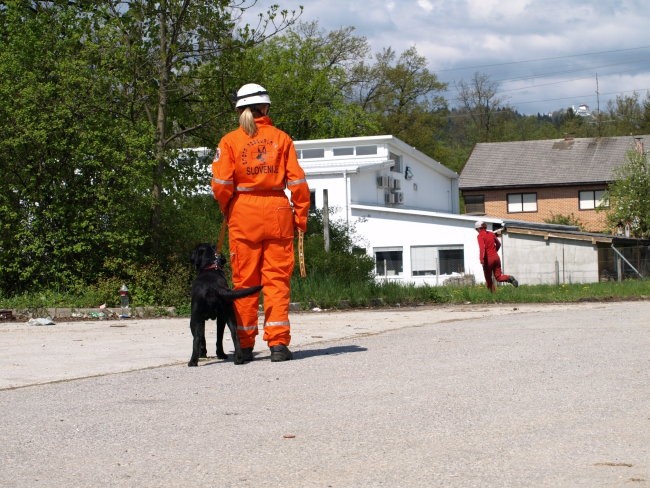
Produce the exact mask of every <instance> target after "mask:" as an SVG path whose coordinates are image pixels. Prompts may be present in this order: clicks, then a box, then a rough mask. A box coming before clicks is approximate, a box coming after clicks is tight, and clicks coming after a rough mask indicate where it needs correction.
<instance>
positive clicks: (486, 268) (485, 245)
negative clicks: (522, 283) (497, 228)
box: [476, 229, 510, 292]
mask: <svg viewBox="0 0 650 488" xmlns="http://www.w3.org/2000/svg"><path fill="white" fill-rule="evenodd" d="M476 238H477V239H478V248H479V260H480V261H481V265H482V266H483V275H484V276H485V286H487V287H488V289H489V290H490V291H493V292H494V291H496V284H495V283H494V282H493V281H492V274H494V277H495V278H496V280H497V281H510V275H506V274H502V273H501V258H500V257H499V253H498V252H499V249H500V248H501V242H499V239H498V237H497V236H496V234H494V233H493V232H488V231H487V230H485V229H480V230H479V232H478V235H477V236H476Z"/></svg>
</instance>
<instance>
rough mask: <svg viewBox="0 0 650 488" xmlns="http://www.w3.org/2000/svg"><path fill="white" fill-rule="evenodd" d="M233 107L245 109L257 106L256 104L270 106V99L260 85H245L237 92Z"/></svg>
mask: <svg viewBox="0 0 650 488" xmlns="http://www.w3.org/2000/svg"><path fill="white" fill-rule="evenodd" d="M236 102H237V103H235V107H237V108H239V107H246V106H248V105H257V104H258V103H268V104H269V105H271V97H269V92H267V91H266V88H264V87H263V86H261V85H258V84H257V83H247V84H246V85H244V86H242V87H241V88H240V89H239V90H237V98H236Z"/></svg>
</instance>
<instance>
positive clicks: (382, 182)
mask: <svg viewBox="0 0 650 488" xmlns="http://www.w3.org/2000/svg"><path fill="white" fill-rule="evenodd" d="M389 184H390V180H389V178H388V176H377V188H389Z"/></svg>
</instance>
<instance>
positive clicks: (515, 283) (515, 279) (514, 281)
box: [508, 276, 519, 288]
mask: <svg viewBox="0 0 650 488" xmlns="http://www.w3.org/2000/svg"><path fill="white" fill-rule="evenodd" d="M508 281H509V282H510V283H512V286H514V287H515V288H517V287H518V286H519V282H518V281H517V278H515V277H514V276H511V277H510V279H509V280H508Z"/></svg>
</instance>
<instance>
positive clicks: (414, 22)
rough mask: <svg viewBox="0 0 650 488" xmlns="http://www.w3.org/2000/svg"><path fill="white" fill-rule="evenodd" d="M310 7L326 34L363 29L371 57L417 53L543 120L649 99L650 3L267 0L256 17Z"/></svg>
mask: <svg viewBox="0 0 650 488" xmlns="http://www.w3.org/2000/svg"><path fill="white" fill-rule="evenodd" d="M271 4H278V5H279V6H280V7H281V8H282V9H287V10H293V9H297V8H298V6H299V5H303V7H304V9H303V14H302V16H301V20H303V21H307V22H311V21H314V20H316V21H318V25H319V26H320V27H321V28H322V29H323V30H325V31H326V32H329V31H333V30H337V29H340V28H342V27H354V29H355V30H354V35H357V36H362V37H365V38H366V39H367V41H368V43H369V45H370V48H371V51H372V53H373V54H374V53H379V52H380V51H382V50H383V49H384V48H387V47H391V48H392V49H393V50H394V51H395V52H396V53H397V54H398V55H399V54H401V53H402V52H404V51H405V50H407V49H408V48H410V47H411V46H415V48H416V49H417V52H418V54H419V55H421V56H424V58H426V60H427V62H428V69H429V71H430V72H432V73H434V74H435V75H436V76H437V77H438V79H439V80H440V81H442V82H445V83H447V84H448V89H447V92H446V93H444V96H445V97H446V98H447V100H448V101H449V103H450V105H451V106H452V107H453V106H454V105H455V104H457V89H456V87H457V86H458V83H459V82H461V81H464V82H469V81H471V79H472V78H473V77H474V75H475V74H476V73H480V74H482V75H487V76H488V77H489V80H490V81H491V82H494V83H496V84H497V86H498V92H497V97H498V98H499V99H501V100H502V101H503V102H505V103H506V104H508V105H509V106H511V107H513V108H514V109H516V110H517V111H518V112H519V113H522V114H527V115H535V114H537V113H543V114H544V113H551V112H553V111H556V110H559V109H562V108H568V107H574V108H578V106H580V105H583V104H584V105H587V106H588V107H589V109H590V110H591V111H594V110H597V109H598V108H600V110H601V111H605V110H606V109H607V102H608V100H615V99H616V97H617V96H633V94H634V93H635V92H636V93H637V94H638V95H639V99H640V100H643V99H645V97H646V94H647V92H648V90H650V0H563V1H558V0H388V1H386V0H384V1H382V0H362V1H359V0H272V1H269V0H258V1H257V4H256V6H255V8H256V9H259V8H261V9H264V8H266V7H268V6H269V5H271Z"/></svg>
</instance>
